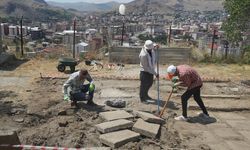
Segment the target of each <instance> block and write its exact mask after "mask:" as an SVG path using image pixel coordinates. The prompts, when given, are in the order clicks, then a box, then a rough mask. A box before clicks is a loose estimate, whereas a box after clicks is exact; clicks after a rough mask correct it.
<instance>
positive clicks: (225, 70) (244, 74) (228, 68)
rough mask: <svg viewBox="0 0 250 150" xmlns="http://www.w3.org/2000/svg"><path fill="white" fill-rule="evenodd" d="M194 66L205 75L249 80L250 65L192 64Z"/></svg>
mask: <svg viewBox="0 0 250 150" xmlns="http://www.w3.org/2000/svg"><path fill="white" fill-rule="evenodd" d="M194 68H195V69H196V70H197V71H198V72H199V73H200V74H201V75H202V76H206V77H216V78H223V79H225V78H230V79H231V80H247V79H248V80H249V79H250V65H238V64H194Z"/></svg>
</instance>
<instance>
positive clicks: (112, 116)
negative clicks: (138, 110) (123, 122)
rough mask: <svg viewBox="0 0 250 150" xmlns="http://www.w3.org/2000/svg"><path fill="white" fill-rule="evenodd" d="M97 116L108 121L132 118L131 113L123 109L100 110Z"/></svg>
mask: <svg viewBox="0 0 250 150" xmlns="http://www.w3.org/2000/svg"><path fill="white" fill-rule="evenodd" d="M99 116H100V117H102V118H103V119H105V120H108V121H111V120H118V119H130V118H133V115H131V114H129V113H128V112H126V111H124V110H117V111H108V112H102V113H100V114H99Z"/></svg>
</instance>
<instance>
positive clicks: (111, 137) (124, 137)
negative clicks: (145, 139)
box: [100, 130, 140, 148]
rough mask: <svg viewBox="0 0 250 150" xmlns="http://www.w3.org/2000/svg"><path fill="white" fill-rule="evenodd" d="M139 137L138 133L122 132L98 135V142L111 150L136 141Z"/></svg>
mask: <svg viewBox="0 0 250 150" xmlns="http://www.w3.org/2000/svg"><path fill="white" fill-rule="evenodd" d="M139 137H140V134H139V133H136V132H133V131H130V130H122V131H116V132H111V133H106V134H102V135H100V141H101V142H102V143H103V144H105V145H108V146H110V147H112V148H117V147H120V146H122V145H124V144H126V143H128V142H132V141H136V140H137V139H138V138H139Z"/></svg>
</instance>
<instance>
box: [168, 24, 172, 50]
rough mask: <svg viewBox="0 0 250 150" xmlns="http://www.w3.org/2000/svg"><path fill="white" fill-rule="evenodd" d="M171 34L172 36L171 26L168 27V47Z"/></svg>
mask: <svg viewBox="0 0 250 150" xmlns="http://www.w3.org/2000/svg"><path fill="white" fill-rule="evenodd" d="M171 34H172V26H171V25H170V27H169V35H168V47H170V42H171Z"/></svg>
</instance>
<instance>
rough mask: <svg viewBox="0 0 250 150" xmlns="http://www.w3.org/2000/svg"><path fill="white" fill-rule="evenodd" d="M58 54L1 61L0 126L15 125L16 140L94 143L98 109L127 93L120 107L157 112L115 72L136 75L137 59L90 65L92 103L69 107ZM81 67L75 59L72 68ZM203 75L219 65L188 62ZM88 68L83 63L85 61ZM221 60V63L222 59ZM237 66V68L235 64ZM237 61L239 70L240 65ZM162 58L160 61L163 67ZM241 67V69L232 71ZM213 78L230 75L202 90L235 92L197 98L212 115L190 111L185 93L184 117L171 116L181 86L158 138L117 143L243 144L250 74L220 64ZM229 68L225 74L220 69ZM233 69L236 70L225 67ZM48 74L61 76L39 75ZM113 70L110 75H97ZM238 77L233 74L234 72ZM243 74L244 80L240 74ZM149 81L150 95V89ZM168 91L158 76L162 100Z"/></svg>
mask: <svg viewBox="0 0 250 150" xmlns="http://www.w3.org/2000/svg"><path fill="white" fill-rule="evenodd" d="M56 64H57V61H55V60H44V59H33V60H30V61H16V62H15V63H11V64H7V65H4V66H1V67H0V77H1V80H0V128H1V129H4V130H6V129H11V130H16V131H17V132H18V136H19V138H20V141H21V143H22V144H27V145H47V146H59V147H100V146H104V145H103V144H102V143H101V142H100V140H99V136H100V133H99V132H98V131H97V130H96V128H95V125H97V124H99V123H102V122H103V121H104V120H103V119H102V118H101V117H100V116H99V113H100V112H105V111H109V110H115V108H112V107H108V106H105V104H104V102H105V101H106V100H115V99H121V100H125V101H126V107H125V108H124V109H125V110H126V111H128V112H130V111H131V110H142V111H147V112H150V113H156V112H157V105H156V102H153V103H152V104H148V105H146V104H142V103H140V102H139V97H138V93H139V84H140V83H139V80H120V79H119V78H117V77H119V76H130V77H131V76H135V77H136V76H138V72H139V66H138V65H125V68H124V69H123V70H122V71H117V69H116V68H115V69H113V70H108V69H107V67H106V66H104V69H103V70H93V71H91V72H90V73H91V74H92V75H93V78H94V80H95V83H96V92H95V98H94V101H95V102H96V103H97V104H98V105H99V106H96V107H90V106H87V105H85V102H82V103H80V104H79V107H78V108H72V107H71V106H70V104H69V103H68V102H65V101H63V100H62V98H63V95H62V85H63V83H64V82H65V81H66V78H64V77H67V75H68V74H66V75H65V74H62V73H58V72H57V70H56ZM81 67H86V66H85V65H84V64H80V65H79V66H78V68H81ZM195 67H196V68H197V70H198V71H199V72H200V73H201V75H202V76H208V77H217V78H218V75H217V73H218V72H216V73H214V74H215V76H213V74H212V73H211V72H213V71H215V70H218V68H220V67H221V66H210V65H207V68H209V69H208V70H206V65H195ZM86 68H88V69H89V67H86ZM221 68H223V67H221ZM235 68H236V69H235ZM240 68H241V69H242V70H240ZM165 69H166V66H161V74H162V75H164V73H165ZM238 70H240V71H241V72H238ZM219 71H220V73H221V76H220V78H230V79H231V81H230V82H221V83H213V82H205V83H204V87H203V89H202V95H227V96H230V95H236V96H239V97H240V99H235V98H204V103H205V105H206V106H207V107H208V110H209V113H210V115H211V117H212V118H213V119H214V121H213V122H212V123H211V122H206V121H204V120H202V119H201V118H199V117H197V114H196V113H197V112H199V108H198V107H197V105H196V104H195V102H194V101H193V100H192V99H190V101H189V110H188V114H189V115H190V117H191V119H190V121H189V122H177V121H174V120H173V118H174V116H176V115H177V114H180V113H181V105H180V97H178V95H177V94H181V93H182V92H183V91H184V89H179V90H178V93H174V95H173V96H172V98H171V99H170V102H169V103H168V107H167V110H166V113H165V114H164V115H163V118H164V119H165V121H166V123H165V124H164V125H162V126H161V129H160V134H159V136H158V138H156V139H152V138H146V137H143V136H142V137H140V139H139V140H138V141H136V142H129V143H127V144H125V145H123V146H122V147H119V148H118V149H170V148H176V149H239V148H240V149H249V148H250V145H249V144H248V143H249V142H250V128H249V126H250V121H249V118H250V117H249V114H250V101H249V100H250V99H249V96H250V88H249V85H247V84H245V83H248V80H250V76H249V74H247V73H249V72H250V67H249V66H239V67H235V66H234V65H232V66H227V69H226V70H225V69H221V70H219ZM227 71H228V74H230V75H227V73H226V72H227ZM233 71H235V72H237V73H238V74H234V73H232V72H233ZM40 73H42V75H44V76H46V75H51V74H53V73H54V75H56V76H60V77H63V78H41V77H40ZM102 75H103V76H104V75H115V77H113V78H112V77H111V78H109V79H103V78H101V77H100V76H102ZM239 77H240V78H239ZM242 81H244V82H242ZM156 89H157V88H156V83H154V85H153V87H152V88H151V91H150V95H151V96H152V97H156V96H157V91H156ZM170 91H171V86H170V82H168V81H166V80H161V82H160V95H161V100H162V102H161V108H162V106H163V104H164V101H165V100H166V99H167V96H168V94H169V92H170Z"/></svg>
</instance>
